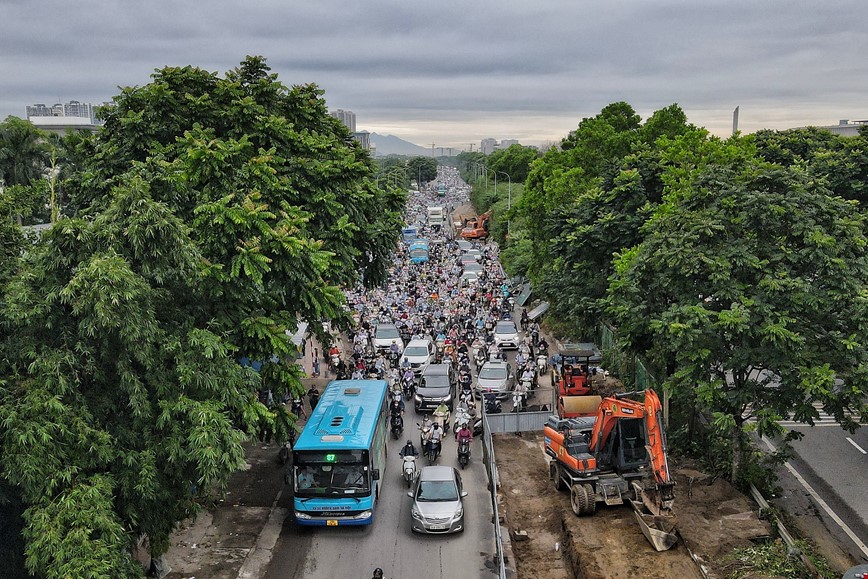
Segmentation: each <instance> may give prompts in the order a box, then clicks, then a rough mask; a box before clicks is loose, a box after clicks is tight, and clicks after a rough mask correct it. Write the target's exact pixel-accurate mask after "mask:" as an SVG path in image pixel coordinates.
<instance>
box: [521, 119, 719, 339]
mask: <svg viewBox="0 0 868 579" xmlns="http://www.w3.org/2000/svg"><path fill="white" fill-rule="evenodd" d="M686 134H695V135H694V138H695V139H700V140H701V139H703V138H704V135H705V133H704V132H702V131H698V130H697V129H696V128H695V127H692V126H691V125H689V124H688V123H687V117H686V115H685V114H684V112H683V111H682V110H681V109H680V108H679V107H678V105H671V106H669V107H666V108H664V109H661V110H659V111H656V112H655V113H654V114H653V115H651V117H649V118H648V119H647V120H646V121H645V123H643V124H640V123H639V119H638V116H636V115H635V113H634V112H633V111H632V109H631V108H630V107H629V105H626V104H625V103H614V104H612V105H609V106H608V107H606V108H605V109H603V111H601V113H600V115H598V116H597V117H594V118H591V119H584V120H583V121H582V123H581V124H580V125H579V128H578V129H577V130H576V131H575V132H574V133H572V134H571V135H570V136H569V137H568V138H567V139H565V143H564V145H563V147H564V148H563V150H557V149H549V150H548V152H547V153H546V154H545V155H544V156H543V157H542V159H540V160H539V161H536V162H535V163H534V164H533V169H532V171H531V174H530V176H529V179H528V183H527V187H526V190H525V193H524V195H523V196H522V198H521V201H520V202H519V204H518V207H517V211H516V213H518V215H520V216H521V217H522V218H523V219H524V220H525V222H526V223H527V224H528V237H529V238H530V239H531V240H532V241H533V242H534V243H533V247H534V248H535V250H536V252H537V255H536V256H535V258H534V265H533V266H532V267H531V273H532V274H534V275H533V277H534V279H535V283H536V285H537V288H538V290H539V291H540V293H541V294H542V295H544V296H546V298H547V299H548V300H549V302H550V303H551V311H552V313H553V315H555V316H557V317H558V318H560V319H562V320H566V324H565V325H566V326H567V327H571V328H572V329H573V330H574V331H575V332H576V333H577V334H578V335H583V336H592V335H593V333H594V331H595V329H596V327H597V326H598V324H599V322H600V321H601V318H602V316H603V312H602V305H601V302H600V300H601V299H602V298H603V297H604V296H605V293H606V288H607V287H608V281H607V280H608V277H609V275H611V273H612V272H613V265H612V259H613V256H614V255H615V253H617V252H619V251H621V250H622V249H624V248H628V247H632V246H633V245H635V244H637V243H638V242H639V241H640V240H641V239H642V235H643V234H642V226H643V224H644V223H645V221H646V220H647V219H648V217H649V216H650V215H651V213H652V211H653V208H654V207H655V206H656V205H657V204H659V203H660V201H661V199H662V196H663V188H664V182H663V175H664V174H665V172H666V171H667V168H668V166H669V165H670V164H671V163H670V162H669V161H667V160H666V155H667V153H666V151H667V150H668V149H669V148H671V147H672V142H673V141H675V140H677V139H679V138H681V137H682V135H686Z"/></svg>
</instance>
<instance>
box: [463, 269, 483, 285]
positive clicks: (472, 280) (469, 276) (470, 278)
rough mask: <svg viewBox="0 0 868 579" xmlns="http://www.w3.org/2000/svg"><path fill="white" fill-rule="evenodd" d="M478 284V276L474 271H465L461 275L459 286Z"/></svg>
mask: <svg viewBox="0 0 868 579" xmlns="http://www.w3.org/2000/svg"><path fill="white" fill-rule="evenodd" d="M478 283H479V274H478V273H476V272H475V271H465V272H464V273H462V274H461V285H462V286H468V285H476V284H478Z"/></svg>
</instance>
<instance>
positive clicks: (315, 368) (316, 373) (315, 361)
mask: <svg viewBox="0 0 868 579" xmlns="http://www.w3.org/2000/svg"><path fill="white" fill-rule="evenodd" d="M312 376H313V377H314V378H319V358H314V359H313V373H312Z"/></svg>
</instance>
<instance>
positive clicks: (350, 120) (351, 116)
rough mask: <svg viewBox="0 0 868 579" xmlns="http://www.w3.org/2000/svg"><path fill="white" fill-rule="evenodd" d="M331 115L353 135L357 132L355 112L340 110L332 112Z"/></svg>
mask: <svg viewBox="0 0 868 579" xmlns="http://www.w3.org/2000/svg"><path fill="white" fill-rule="evenodd" d="M329 114H330V115H331V116H333V117H334V118H336V119H337V120H339V121H340V122H342V123H343V124H345V125H346V126H347V128H348V129H349V130H350V132H351V133H355V132H356V113H354V112H353V111H345V110H344V109H338V110H336V111H330V112H329Z"/></svg>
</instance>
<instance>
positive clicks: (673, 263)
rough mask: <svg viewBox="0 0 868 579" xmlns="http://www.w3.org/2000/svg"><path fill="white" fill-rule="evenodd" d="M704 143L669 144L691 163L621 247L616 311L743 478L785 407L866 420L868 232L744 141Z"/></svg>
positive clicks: (847, 421)
mask: <svg viewBox="0 0 868 579" xmlns="http://www.w3.org/2000/svg"><path fill="white" fill-rule="evenodd" d="M700 150H701V154H700V155H696V153H695V151H690V150H689V148H687V147H685V148H683V149H681V150H680V151H677V152H675V153H673V155H672V158H673V160H675V159H676V158H677V159H680V160H681V162H682V164H681V165H680V168H679V170H678V171H676V170H673V171H671V172H670V173H671V174H672V175H671V176H672V178H671V179H668V182H669V184H670V189H668V190H667V194H666V199H665V202H664V203H663V204H662V205H660V206H659V207H658V208H657V209H656V210H655V213H654V216H653V217H652V218H651V219H650V220H649V221H648V222H647V224H646V225H645V226H644V229H645V231H646V236H645V238H644V239H643V241H642V242H641V243H639V244H638V245H637V246H636V247H635V248H632V249H629V250H626V251H623V252H622V253H621V254H620V255H619V257H618V259H617V263H616V272H615V274H614V275H613V277H612V279H611V285H610V288H609V298H608V299H609V301H608V305H609V307H608V312H609V313H610V314H611V315H612V316H613V318H614V320H615V321H616V323H617V325H618V329H619V332H620V333H622V334H623V335H624V336H626V341H627V343H628V344H629V345H630V346H633V347H634V348H635V349H637V350H638V351H647V352H648V353H649V354H650V356H651V357H652V359H654V360H656V361H657V363H658V365H660V366H661V367H666V366H667V365H669V366H670V367H672V368H674V369H675V372H674V374H673V375H672V376H671V377H670V383H669V385H670V387H671V388H673V391H674V395H675V396H680V395H682V394H690V395H695V396H696V398H697V400H699V402H700V404H701V405H702V407H703V408H705V409H708V410H709V411H711V412H713V413H714V416H715V424H716V425H717V426H718V427H719V428H720V429H721V430H722V431H724V432H726V433H727V435H728V436H729V438H730V439H731V446H732V449H733V461H732V472H731V475H732V479H733V480H734V481H739V480H740V476H741V474H742V473H741V470H740V467H741V465H742V458H743V452H744V449H745V447H746V437H745V432H746V431H747V430H748V429H749V428H750V423H749V420H750V419H751V418H754V419H756V427H757V428H759V429H760V431H761V432H775V431H779V429H780V427H779V426H778V425H777V421H778V420H781V419H782V418H784V417H787V416H792V417H793V418H794V419H796V420H799V421H805V422H808V423H810V422H811V421H812V420H814V419H816V418H817V417H818V412H817V410H816V409H815V408H814V406H813V403H814V402H821V403H822V405H823V407H824V409H825V410H826V411H827V412H829V413H830V414H831V415H833V416H834V417H835V418H836V419H837V420H838V421H839V422H841V423H842V424H843V425H844V426H845V427H846V428H848V429H853V428H855V426H856V423H855V421H854V420H853V419H852V418H851V417H850V413H851V412H855V413H856V414H857V418H858V417H859V415H860V414H861V416H862V417H863V418H864V417H866V416H868V408H866V406H865V403H864V402H863V400H864V395H865V393H866V392H868V372H866V370H868V367H866V347H865V345H866V344H865V341H864V335H865V330H866V329H868V311H866V305H865V303H866V302H865V288H866V287H868V261H866V251H865V249H866V243H868V240H866V237H865V220H864V217H863V215H862V214H860V212H859V211H858V209H857V207H856V205H855V204H854V203H853V202H848V201H845V200H842V199H840V198H837V197H832V196H830V195H829V192H828V190H827V189H825V188H824V187H823V186H822V185H821V184H818V183H817V182H816V180H814V179H812V178H811V177H810V175H808V174H806V172H805V171H803V170H799V169H796V168H783V167H781V166H779V165H775V164H770V163H767V162H763V161H758V160H756V159H754V152H753V148H752V147H751V144H750V141H749V140H747V139H746V140H741V141H739V140H733V141H731V142H728V143H721V142H719V141H715V140H711V141H705V142H704V143H703V144H702V146H701V147H700ZM691 157H692V158H693V159H694V163H692V164H689V163H687V160H688V159H689V158H691ZM688 165H690V166H688ZM836 378H837V379H843V381H844V384H845V386H844V387H837V386H836V385H835V380H836ZM691 391H692V392H691Z"/></svg>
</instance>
